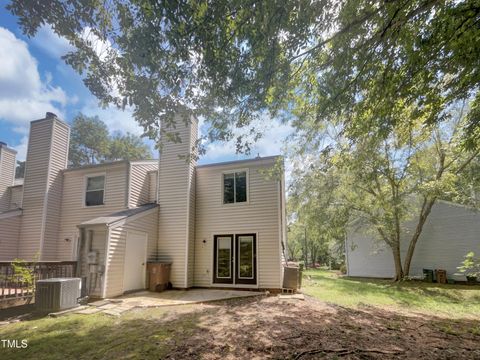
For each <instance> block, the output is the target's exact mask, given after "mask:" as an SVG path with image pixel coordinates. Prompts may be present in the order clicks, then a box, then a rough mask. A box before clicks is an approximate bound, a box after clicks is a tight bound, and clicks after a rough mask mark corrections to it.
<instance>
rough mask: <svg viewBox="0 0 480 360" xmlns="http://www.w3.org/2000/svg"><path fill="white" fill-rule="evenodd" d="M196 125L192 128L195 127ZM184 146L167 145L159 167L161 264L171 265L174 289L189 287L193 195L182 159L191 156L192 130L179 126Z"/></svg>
mask: <svg viewBox="0 0 480 360" xmlns="http://www.w3.org/2000/svg"><path fill="white" fill-rule="evenodd" d="M196 126H197V125H196V123H195V124H193V125H192V127H196ZM173 132H178V133H179V136H180V138H181V140H182V142H181V143H172V142H167V143H165V144H164V147H163V149H162V152H161V154H160V163H159V189H158V203H159V205H160V209H159V223H158V226H159V232H158V256H159V260H161V261H167V262H171V263H172V271H171V282H172V285H173V286H174V287H177V288H184V287H187V286H188V284H187V283H186V281H185V280H186V273H185V270H186V269H185V260H186V254H187V253H186V248H187V246H186V244H187V237H188V234H189V229H188V227H189V224H188V221H189V219H188V214H189V213H190V211H189V209H188V204H189V201H188V199H189V198H190V196H191V194H190V193H189V191H190V190H191V182H192V171H191V167H190V166H189V164H187V163H186V161H185V159H182V158H179V156H180V155H187V154H189V153H190V150H191V147H190V140H191V136H190V126H185V124H184V122H183V121H182V120H180V121H178V122H177V128H176V129H175V130H173Z"/></svg>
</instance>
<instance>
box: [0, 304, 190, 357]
mask: <svg viewBox="0 0 480 360" xmlns="http://www.w3.org/2000/svg"><path fill="white" fill-rule="evenodd" d="M169 312H171V310H168V308H159V309H149V310H148V311H131V312H128V313H126V314H125V315H123V316H121V317H118V318H117V317H112V316H108V315H105V314H94V315H80V314H71V315H67V316H61V317H58V318H51V317H44V318H39V319H36V320H30V321H22V322H18V323H13V324H9V325H6V326H0V339H10V340H12V339H16V340H18V342H19V343H20V342H21V340H22V339H27V341H28V347H27V348H25V349H6V348H2V347H1V346H0V359H2V358H3V359H28V358H29V359H35V360H36V359H39V360H41V359H49V360H50V359H52V360H54V359H62V360H63V359H103V358H107V357H108V358H118V359H124V358H134V359H141V358H162V357H163V356H164V355H165V354H166V353H168V351H170V349H171V348H172V347H173V346H174V344H175V342H176V341H179V340H181V339H183V338H184V337H187V336H189V334H190V333H191V332H192V331H193V330H194V329H195V324H196V314H195V313H192V314H186V315H185V316H182V317H181V320H178V321H162V320H165V316H167V315H168V313H169Z"/></svg>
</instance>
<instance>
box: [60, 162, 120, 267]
mask: <svg viewBox="0 0 480 360" xmlns="http://www.w3.org/2000/svg"><path fill="white" fill-rule="evenodd" d="M127 168H128V167H127V163H126V162H121V163H117V164H110V165H108V164H107V165H105V166H96V167H92V168H85V169H79V170H70V171H65V172H64V174H63V187H64V192H63V196H62V213H61V217H60V231H59V238H58V252H57V258H58V260H69V259H72V255H73V249H72V246H74V245H75V244H76V240H77V238H78V229H77V225H79V224H81V223H82V222H84V221H87V220H91V219H93V218H96V217H99V216H104V215H108V214H111V213H113V212H116V211H120V210H123V209H125V208H126V207H125V204H126V197H127V191H126V189H127ZM92 175H105V192H104V203H105V204H104V205H100V206H90V207H87V206H85V187H86V182H85V181H86V177H87V176H92ZM65 239H70V240H72V241H65ZM73 240H75V241H73Z"/></svg>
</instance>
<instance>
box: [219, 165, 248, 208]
mask: <svg viewBox="0 0 480 360" xmlns="http://www.w3.org/2000/svg"><path fill="white" fill-rule="evenodd" d="M246 201H247V172H246V171H235V172H231V173H226V174H223V203H224V204H233V203H241V202H246Z"/></svg>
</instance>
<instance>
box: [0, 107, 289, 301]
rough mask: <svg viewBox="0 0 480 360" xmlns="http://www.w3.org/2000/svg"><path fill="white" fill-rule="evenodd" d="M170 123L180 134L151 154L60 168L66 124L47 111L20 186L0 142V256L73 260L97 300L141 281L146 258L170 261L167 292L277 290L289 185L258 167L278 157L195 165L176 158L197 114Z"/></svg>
mask: <svg viewBox="0 0 480 360" xmlns="http://www.w3.org/2000/svg"><path fill="white" fill-rule="evenodd" d="M167 131H172V132H179V133H180V137H181V139H182V142H181V143H176V144H175V143H167V144H165V145H164V147H163V150H162V153H161V155H160V159H159V160H148V161H116V162H112V163H106V164H98V165H89V166H82V167H79V168H72V169H67V156H68V144H69V132H70V130H69V126H68V125H67V124H66V123H64V122H63V121H61V120H59V119H58V118H57V117H56V116H55V115H54V114H51V113H47V115H46V117H45V118H44V119H40V120H36V121H32V123H31V127H30V138H29V144H28V151H27V159H26V170H25V179H24V180H23V182H22V181H17V182H15V181H14V173H15V171H14V169H15V151H14V150H12V149H10V148H8V147H7V146H6V145H5V144H2V145H0V261H11V260H13V259H14V258H21V259H24V260H27V261H31V260H33V259H35V258H36V256H37V255H38V256H39V258H40V261H68V260H77V261H78V262H79V269H80V272H81V275H83V276H86V277H87V283H88V290H89V292H90V295H94V296H98V297H112V296H117V295H121V294H123V293H124V292H126V291H132V290H138V289H144V288H145V287H146V262H147V261H148V260H159V261H166V262H171V263H172V272H171V282H172V285H173V287H175V288H189V287H197V286H198V287H216V286H217V287H218V286H221V287H231V288H259V289H279V288H281V285H282V276H283V275H282V269H283V256H282V249H283V244H282V243H284V241H285V190H284V188H285V183H284V179H283V177H282V179H279V180H276V179H267V178H266V177H265V176H264V175H263V170H266V169H268V168H271V167H272V166H274V165H275V164H276V163H277V161H283V160H282V159H281V158H280V157H277V156H273V157H264V158H260V157H258V158H255V159H251V160H241V161H232V162H227V163H217V164H209V165H201V166H197V165H196V163H195V162H194V161H193V162H186V161H185V159H183V158H180V157H179V155H185V154H187V153H189V152H190V151H191V149H192V146H193V145H194V144H195V142H196V140H197V131H198V130H197V122H196V121H195V120H192V123H191V124H190V125H188V126H187V125H185V123H184V122H183V121H178V122H177V125H176V129H175V130H168V129H167Z"/></svg>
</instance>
